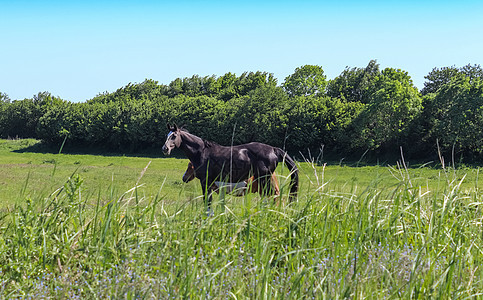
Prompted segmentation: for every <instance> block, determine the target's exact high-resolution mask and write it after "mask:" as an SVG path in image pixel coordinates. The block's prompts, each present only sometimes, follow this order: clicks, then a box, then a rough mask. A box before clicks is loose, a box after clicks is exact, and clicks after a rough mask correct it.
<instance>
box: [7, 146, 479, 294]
mask: <svg viewBox="0 0 483 300" xmlns="http://www.w3.org/2000/svg"><path fill="white" fill-rule="evenodd" d="M15 143H22V141H8V142H2V144H0V145H1V146H0V164H1V171H0V172H1V174H2V175H0V176H1V177H0V178H1V180H0V182H2V189H1V193H2V194H1V198H0V201H1V202H0V203H2V205H3V206H2V207H3V208H2V210H1V212H0V295H1V296H0V297H2V298H18V297H23V298H34V297H35V298H58V299H60V298H67V297H69V298H83V299H84V298H103V299H104V298H108V297H111V298H121V299H141V298H161V299H172V298H174V299H186V298H196V299H198V298H200V299H211V298H216V299H226V298H237V299H245V298H247V299H253V298H256V299H301V298H316V299H321V298H326V299H334V298H347V297H349V298H370V299H381V298H423V299H427V298H451V299H454V298H473V297H482V295H481V294H480V293H481V291H482V290H483V281H482V278H483V277H482V275H483V273H482V272H483V270H482V269H481V265H482V263H483V253H482V250H481V245H482V237H483V236H482V234H481V232H482V230H481V226H482V220H483V213H482V210H481V204H482V195H481V193H480V187H481V184H480V183H479V180H478V173H479V172H478V170H477V169H460V170H453V169H442V168H441V167H439V168H437V167H434V168H409V169H405V168H403V167H397V166H393V167H388V166H366V167H359V168H355V167H349V166H339V165H329V166H325V167H323V166H316V165H314V164H310V163H301V164H300V168H301V176H300V177H301V191H300V195H299V200H298V201H297V202H293V203H285V204H282V205H279V206H277V205H275V204H273V201H272V199H260V198H259V196H257V195H253V194H252V195H248V196H246V197H231V196H226V197H225V198H223V197H215V203H214V209H215V214H214V216H213V217H207V216H206V213H205V208H204V205H203V201H202V199H201V198H199V197H197V196H199V193H200V188H199V186H198V185H199V184H198V183H196V182H193V183H190V184H182V183H181V180H180V179H181V175H182V173H183V172H184V169H185V167H186V164H187V161H186V160H183V159H175V158H136V157H113V156H112V157H104V156H92V155H64V154H60V155H58V154H57V155H56V154H40V153H17V152H12V151H15V150H16V149H18V148H21V147H23V146H19V145H17V146H15ZM23 143H25V142H23ZM16 147H17V148H16ZM52 160H55V163H53V162H52ZM45 161H50V162H47V163H46V162H45ZM150 161H151V163H150V164H149V167H148V168H147V169H146V170H145V171H144V169H145V167H146V166H147V164H148V163H149V162H150ZM25 165H26V166H25ZM10 170H12V171H11V173H10V175H9V176H10V177H6V175H5V172H10ZM84 170H87V171H84ZM279 172H280V173H281V177H280V179H281V181H282V182H284V180H285V179H284V176H285V175H286V170H283V169H282V168H281V169H279ZM29 174H30V175H29ZM72 174H73V175H72ZM5 178H9V179H5ZM195 181H196V180H195ZM10 185H14V187H13V188H12V189H8V188H7V189H4V188H3V187H9V186H10ZM139 185H142V186H139ZM136 186H139V187H138V188H137V189H136V188H134V189H133V187H136ZM6 190H8V191H7V192H5V191H6ZM287 192H288V191H287V189H286V188H285V189H284V193H287ZM285 197H286V195H285Z"/></svg>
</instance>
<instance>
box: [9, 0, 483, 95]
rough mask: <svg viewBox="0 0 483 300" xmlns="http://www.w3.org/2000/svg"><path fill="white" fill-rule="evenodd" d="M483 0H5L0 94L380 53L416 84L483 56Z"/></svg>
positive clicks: (330, 67)
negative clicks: (436, 72)
mask: <svg viewBox="0 0 483 300" xmlns="http://www.w3.org/2000/svg"><path fill="white" fill-rule="evenodd" d="M482 16H483V1H480V0H478V1H476V0H458V1H444V0H440V1H428V0H418V1H413V0H408V1H392V0H386V1H354V0H350V1H349V0H339V1H307V0H298V1H284V0H279V1H263V0H256V1H253V0H246V1H208V0H205V1H201V0H197V1H187V0H176V1H148V0H137V1H123V0H120V1H102V0H96V1H91V0H85V1H77V0H72V1H48V0H47V1H28V0H16V1H15V0H13V1H4V0H0V92H2V93H6V94H7V95H8V96H9V97H10V99H12V100H21V99H24V98H32V97H33V95H36V94H37V93H39V92H43V91H47V92H50V93H51V94H52V95H54V96H58V97H60V98H62V99H65V100H69V101H72V102H84V101H86V100H89V99H92V98H93V97H95V96H96V95H98V94H100V93H103V92H114V91H116V90H117V89H119V88H121V87H123V86H126V85H127V84H129V83H140V82H143V81H144V80H145V79H153V80H156V81H158V82H159V83H160V84H169V83H170V82H171V81H172V80H174V79H176V78H184V77H191V76H193V75H199V76H211V75H215V76H222V75H224V74H225V73H228V72H231V73H235V74H237V75H238V76H239V75H241V74H242V73H243V72H246V71H248V72H256V71H263V72H268V73H272V74H273V75H274V76H275V77H276V78H277V79H278V84H282V83H283V82H284V80H285V78H286V77H287V76H289V75H291V74H293V73H294V71H295V69H296V68H298V67H301V66H303V65H318V66H321V67H322V68H323V70H324V72H325V75H326V76H327V79H333V78H335V77H337V76H338V75H340V73H341V72H342V71H343V70H344V69H345V68H346V67H350V68H353V67H359V68H362V67H365V66H367V64H368V63H369V61H370V60H372V59H376V60H377V62H378V63H379V64H380V67H381V69H382V68H386V67H391V68H396V69H402V70H404V71H407V72H408V73H409V75H410V76H411V78H412V79H413V82H414V84H415V85H416V87H418V88H419V89H421V88H423V87H424V81H425V79H424V77H425V76H426V75H428V73H429V72H431V70H432V69H433V68H435V67H436V68H441V67H448V66H456V67H462V66H464V65H467V64H472V65H473V64H479V65H483V17H482Z"/></svg>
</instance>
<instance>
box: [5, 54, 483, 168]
mask: <svg viewBox="0 0 483 300" xmlns="http://www.w3.org/2000/svg"><path fill="white" fill-rule="evenodd" d="M482 75H483V71H482V69H481V67H480V66H479V65H466V66H464V67H462V68H456V67H447V68H441V69H433V70H432V71H431V72H430V73H429V74H428V76H426V79H427V80H428V81H427V82H426V83H425V87H424V89H423V90H422V91H421V92H419V91H418V90H417V88H416V87H415V86H414V84H413V82H412V80H411V77H410V76H409V74H408V73H407V72H406V71H403V70H399V69H394V68H386V69H384V70H382V71H381V70H380V69H379V65H378V64H377V62H376V61H375V60H372V61H370V62H369V63H368V65H367V66H366V67H365V68H346V69H345V70H344V71H343V72H342V73H341V74H340V75H339V76H337V77H336V78H334V79H332V80H330V81H329V82H327V81H326V76H325V75H324V72H323V69H322V68H321V67H319V66H313V65H305V66H302V67H300V68H297V69H296V70H295V72H294V74H292V75H290V76H288V77H287V78H286V79H285V82H284V83H283V84H282V85H280V86H279V85H277V81H276V79H275V78H274V77H273V75H272V74H270V73H267V72H260V71H258V72H245V73H243V74H241V75H240V76H237V75H236V74H233V73H226V74H224V75H222V76H220V77H216V76H205V77H201V76H198V75H194V76H192V77H186V78H177V79H175V80H173V81H172V82H171V83H169V84H168V85H164V84H159V83H158V82H156V81H154V80H150V79H146V80H145V81H143V82H141V83H129V84H128V85H126V86H124V87H121V88H119V89H118V90H116V91H114V92H112V93H109V92H105V93H102V94H99V95H97V96H96V97H94V98H93V99H91V100H89V101H86V102H83V103H72V102H69V101H66V100H63V99H60V98H58V97H54V96H52V95H51V94H50V93H48V92H41V93H38V94H36V95H34V96H33V97H32V98H31V99H24V100H13V101H12V100H10V98H9V97H8V96H7V95H6V94H4V93H0V100H1V101H0V137H2V138H8V137H21V138H27V137H33V138H39V139H42V140H43V141H45V142H46V143H47V144H51V145H56V146H59V145H60V144H61V143H63V142H64V141H65V142H66V145H67V146H72V147H96V148H97V147H100V148H104V149H106V150H108V151H120V152H133V151H142V150H143V149H147V148H152V147H155V148H158V147H160V146H161V144H162V143H163V142H164V136H165V134H166V132H165V125H166V123H173V122H176V123H177V124H178V125H180V126H183V125H184V126H185V128H187V129H188V130H189V131H190V132H192V133H194V134H196V135H199V136H201V137H203V138H205V139H208V140H213V141H216V142H218V143H220V144H223V145H229V144H232V143H233V144H239V143H246V142H251V141H260V142H264V143H268V144H271V145H274V146H278V147H282V148H285V149H287V150H289V151H293V152H295V153H298V152H299V151H305V150H307V149H312V150H318V149H319V148H320V147H322V146H324V151H328V152H330V151H332V152H333V153H336V154H337V155H339V156H340V155H360V154H362V153H363V152H365V151H366V150H373V151H376V153H379V154H384V153H395V152H399V147H400V146H404V147H405V151H406V152H407V153H408V154H410V155H414V156H418V155H419V156H420V157H421V156H425V155H431V153H433V154H434V153H436V149H435V148H436V147H435V145H436V141H438V144H439V145H440V150H441V151H443V152H448V151H452V150H453V149H456V150H457V151H458V153H459V154H461V155H463V156H464V155H467V156H468V155H469V156H471V157H473V158H479V159H481V158H483V140H482V139H480V138H479V137H480V135H481V133H480V131H481V128H482V127H483V79H482ZM421 153H423V154H421Z"/></svg>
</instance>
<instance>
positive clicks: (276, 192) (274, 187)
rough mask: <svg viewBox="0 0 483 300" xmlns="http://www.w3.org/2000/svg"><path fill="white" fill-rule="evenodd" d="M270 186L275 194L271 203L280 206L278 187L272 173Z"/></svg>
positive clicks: (275, 177)
mask: <svg viewBox="0 0 483 300" xmlns="http://www.w3.org/2000/svg"><path fill="white" fill-rule="evenodd" d="M270 185H271V186H272V188H273V192H274V194H275V197H274V199H273V201H274V202H275V203H277V205H280V187H279V185H278V179H277V175H275V173H272V176H271V177H270Z"/></svg>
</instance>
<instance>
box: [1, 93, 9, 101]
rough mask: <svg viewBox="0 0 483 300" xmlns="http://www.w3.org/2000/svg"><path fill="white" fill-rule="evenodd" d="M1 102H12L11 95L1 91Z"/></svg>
mask: <svg viewBox="0 0 483 300" xmlns="http://www.w3.org/2000/svg"><path fill="white" fill-rule="evenodd" d="M0 103H10V97H8V95H7V94H5V93H2V92H0Z"/></svg>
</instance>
